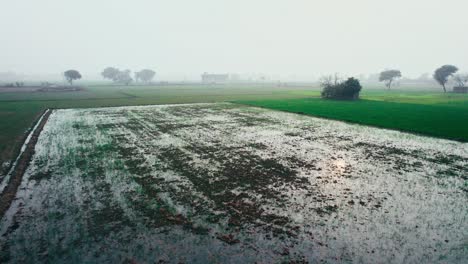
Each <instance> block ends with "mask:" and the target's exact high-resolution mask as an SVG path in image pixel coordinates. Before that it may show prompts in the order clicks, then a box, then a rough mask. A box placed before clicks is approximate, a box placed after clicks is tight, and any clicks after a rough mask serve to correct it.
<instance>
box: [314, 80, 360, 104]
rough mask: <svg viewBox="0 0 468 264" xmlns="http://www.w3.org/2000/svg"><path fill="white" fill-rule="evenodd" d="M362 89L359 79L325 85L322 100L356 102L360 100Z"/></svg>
mask: <svg viewBox="0 0 468 264" xmlns="http://www.w3.org/2000/svg"><path fill="white" fill-rule="evenodd" d="M361 89H362V87H361V84H360V83H359V80H358V79H354V78H348V80H346V81H344V82H339V83H335V84H331V83H327V84H324V85H323V90H322V98H327V99H345V100H355V99H358V98H359V92H360V91H361Z"/></svg>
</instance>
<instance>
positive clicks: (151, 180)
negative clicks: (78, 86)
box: [0, 103, 468, 263]
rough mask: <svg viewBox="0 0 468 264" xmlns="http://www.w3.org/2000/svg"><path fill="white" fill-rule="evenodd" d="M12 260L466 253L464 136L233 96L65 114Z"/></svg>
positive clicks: (373, 259)
mask: <svg viewBox="0 0 468 264" xmlns="http://www.w3.org/2000/svg"><path fill="white" fill-rule="evenodd" d="M35 151H36V152H35V155H34V157H33V160H32V161H31V164H30V165H29V167H28V169H27V171H26V174H25V175H24V177H23V182H22V184H21V186H20V189H19V190H18V192H17V194H16V199H15V200H14V201H13V204H12V206H11V207H10V209H9V210H8V211H7V213H6V215H5V216H4V217H3V219H2V222H1V234H2V236H1V240H0V246H1V253H0V262H2V263H3V262H11V263H18V262H20V263H21V262H29V263H30V262H86V263H89V262H93V263H102V262H110V263H120V262H134V263H154V262H158V261H161V262H163V263H164V262H169V263H179V262H191V263H193V262H196V263H217V262H226V263H245V262H248V263H250V262H260V263H271V262H293V261H296V262H319V261H325V262H356V263H361V262H365V263H402V262H405V263H428V262H455V263H456V262H462V261H463V259H465V260H466V259H467V258H468V144H466V143H465V144H464V143H459V142H454V141H447V140H440V139H434V138H429V137H422V136H416V135H411V134H406V133H400V132H395V131H389V130H383V129H377V128H371V127H366V126H359V125H351V124H346V123H342V122H337V121H330V120H325V119H318V118H312V117H307V116H301V115H296V114H289V113H283V112H276V111H270V110H266V109H260V108H254V107H246V106H240V105H234V104H228V103H221V104H193V105H167V106H144V107H143V106H142V107H116V108H95V109H70V110H55V111H53V113H52V114H51V115H50V117H49V120H48V122H47V124H46V125H45V127H44V129H43V131H42V133H41V135H40V137H39V140H38V142H37V145H36V149H35Z"/></svg>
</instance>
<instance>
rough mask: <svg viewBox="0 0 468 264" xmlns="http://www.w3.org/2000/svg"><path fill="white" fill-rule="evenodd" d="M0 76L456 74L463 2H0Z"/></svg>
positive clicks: (464, 42) (463, 65)
mask: <svg viewBox="0 0 468 264" xmlns="http://www.w3.org/2000/svg"><path fill="white" fill-rule="evenodd" d="M2 7H3V10H4V12H3V14H2V16H0V25H2V26H1V28H2V33H3V36H4V41H2V42H0V58H1V59H0V72H9V71H12V72H15V73H18V74H33V75H43V74H59V73H60V72H63V71H65V70H67V69H71V68H73V69H77V70H79V71H80V72H82V73H83V75H84V76H85V78H86V76H88V77H90V76H93V78H96V77H98V74H99V73H100V72H101V71H102V69H103V68H105V67H107V66H115V67H119V68H121V69H131V70H140V69H142V68H151V69H154V70H155V71H156V72H157V79H159V78H163V79H164V78H166V79H174V78H179V79H181V80H183V79H187V80H194V79H197V78H199V76H200V74H201V73H203V72H214V73H239V74H254V73H257V74H265V75H267V76H277V77H278V78H284V79H288V78H289V79H291V78H292V79H297V80H312V79H315V78H317V77H318V76H320V75H322V74H327V73H334V72H340V73H342V74H343V75H359V74H369V73H375V72H378V71H380V70H383V69H386V68H397V69H400V70H401V71H402V73H403V75H404V76H408V77H417V76H419V75H421V74H423V73H427V72H429V73H432V72H433V71H434V69H435V68H437V67H439V66H441V65H443V64H453V65H456V66H457V67H459V68H460V71H462V72H466V71H468V60H467V59H468V51H467V49H466V47H467V46H468V36H467V35H466V34H464V28H466V27H467V26H468V20H466V16H465V14H466V10H468V2H467V1H462V0H446V1H437V0H429V1H422V0H417V1H411V2H408V1H403V0H394V1H391V2H388V1H385V2H384V1H375V0H357V1H346V2H345V1H338V0H331V1H327V2H323V1H306V0H290V1H271V0H270V1H263V0H262V1H260V0H250V1H246V0H237V1H215V0H199V1H182V0H172V1H149V0H137V1H107V0H105V1H91V0H82V1H79V2H77V1H73V2H72V1H63V0H62V1H59V0H43V1H33V0H23V1H11V2H6V1H3V3H2Z"/></svg>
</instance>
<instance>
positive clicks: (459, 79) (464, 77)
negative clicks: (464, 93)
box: [453, 73, 468, 87]
mask: <svg viewBox="0 0 468 264" xmlns="http://www.w3.org/2000/svg"><path fill="white" fill-rule="evenodd" d="M453 80H454V81H455V82H456V83H457V85H458V86H459V87H464V86H465V85H466V83H467V82H468V73H458V74H455V75H453Z"/></svg>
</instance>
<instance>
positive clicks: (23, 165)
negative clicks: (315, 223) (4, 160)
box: [0, 109, 52, 218]
mask: <svg viewBox="0 0 468 264" xmlns="http://www.w3.org/2000/svg"><path fill="white" fill-rule="evenodd" d="M51 113H52V111H51V110H50V109H47V110H45V111H44V113H43V114H42V116H41V118H40V119H39V120H38V121H37V122H39V123H36V124H35V127H34V128H33V129H32V131H31V137H30V139H29V141H27V139H26V141H27V142H25V144H26V146H25V150H24V151H23V152H22V153H20V154H19V157H18V159H17V162H16V164H15V165H14V166H15V167H14V168H12V171H11V175H10V179H9V180H8V183H7V185H6V186H5V189H4V190H3V192H2V193H1V195H0V218H3V216H4V215H5V212H6V211H7V210H8V208H10V205H11V203H12V202H13V200H14V198H15V196H16V192H17V190H18V187H19V186H20V184H21V181H22V179H23V175H24V173H25V171H26V169H27V168H28V165H29V162H30V161H31V159H32V157H33V155H34V147H35V146H36V143H37V140H38V139H39V135H40V134H41V132H42V129H43V128H44V126H45V124H46V123H47V120H48V119H49V116H50V114H51ZM6 180H7V179H6Z"/></svg>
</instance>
